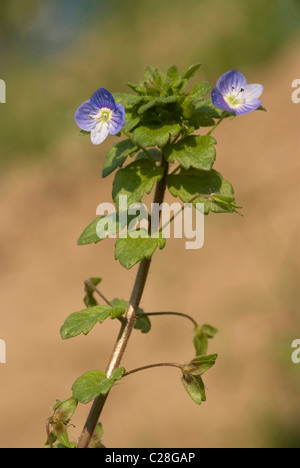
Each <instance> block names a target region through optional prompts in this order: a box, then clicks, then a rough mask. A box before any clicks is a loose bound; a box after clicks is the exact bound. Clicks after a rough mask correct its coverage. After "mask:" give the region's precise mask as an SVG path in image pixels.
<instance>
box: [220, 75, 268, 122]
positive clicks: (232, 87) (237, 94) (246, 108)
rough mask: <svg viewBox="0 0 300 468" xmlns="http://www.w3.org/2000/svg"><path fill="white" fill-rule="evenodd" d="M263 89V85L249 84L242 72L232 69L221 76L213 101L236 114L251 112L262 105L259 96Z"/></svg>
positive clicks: (221, 107)
mask: <svg viewBox="0 0 300 468" xmlns="http://www.w3.org/2000/svg"><path fill="white" fill-rule="evenodd" d="M263 90H264V87H263V85H260V84H249V85H248V84H247V80H246V78H245V77H244V75H243V74H242V73H241V72H239V71H237V70H231V71H229V72H227V73H224V75H222V76H221V77H220V78H219V80H218V82H217V87H216V88H215V89H213V90H212V92H211V98H212V103H213V104H214V105H215V106H216V107H219V108H220V109H223V110H225V111H230V112H233V113H234V114H249V112H252V111H254V110H256V109H258V108H259V107H260V106H261V101H260V100H259V99H258V98H259V97H260V95H261V94H262V92H263Z"/></svg>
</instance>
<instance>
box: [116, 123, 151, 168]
mask: <svg viewBox="0 0 300 468" xmlns="http://www.w3.org/2000/svg"><path fill="white" fill-rule="evenodd" d="M122 132H123V133H124V135H125V136H126V137H127V138H129V140H131V141H132V142H133V143H134V144H135V145H136V146H137V147H138V148H139V149H140V150H142V151H144V153H145V155H146V156H147V158H148V159H149V161H150V162H151V164H152V165H153V166H156V163H155V161H154V159H153V158H152V156H151V154H150V153H149V151H147V150H146V148H143V146H141V145H139V144H137V143H136V142H135V141H133V139H132V136H131V135H130V133H128V132H126V131H125V130H124V129H123V130H122Z"/></svg>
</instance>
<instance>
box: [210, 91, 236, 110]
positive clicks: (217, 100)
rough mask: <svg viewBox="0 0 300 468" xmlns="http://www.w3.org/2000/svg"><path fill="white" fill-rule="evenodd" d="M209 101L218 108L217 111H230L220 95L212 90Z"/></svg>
mask: <svg viewBox="0 0 300 468" xmlns="http://www.w3.org/2000/svg"><path fill="white" fill-rule="evenodd" d="M211 100H212V103H213V105H214V106H216V107H219V109H223V110H225V111H232V109H231V107H230V106H229V105H228V104H227V102H225V100H224V98H223V96H222V94H221V93H220V92H219V91H218V90H217V88H214V89H213V90H212V92H211Z"/></svg>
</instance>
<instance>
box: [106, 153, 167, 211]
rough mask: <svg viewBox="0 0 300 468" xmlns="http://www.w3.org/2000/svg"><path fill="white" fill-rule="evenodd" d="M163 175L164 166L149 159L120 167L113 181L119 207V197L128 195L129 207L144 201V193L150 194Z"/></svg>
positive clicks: (114, 195) (114, 194) (115, 199)
mask: <svg viewBox="0 0 300 468" xmlns="http://www.w3.org/2000/svg"><path fill="white" fill-rule="evenodd" d="M162 176H163V168H162V167H154V166H153V165H152V164H151V162H150V161H149V160H143V159H141V160H138V161H134V162H133V163H131V164H129V165H128V166H126V167H125V168H124V169H119V170H118V172H117V173H116V176H115V180H114V182H113V191H112V195H113V199H114V201H115V203H116V206H117V208H119V197H120V196H121V195H123V196H127V204H128V207H129V206H130V205H132V204H134V203H139V202H141V201H142V198H143V195H144V193H147V194H149V193H150V192H151V191H152V189H153V187H154V184H155V182H156V181H157V180H160V179H161V178H162Z"/></svg>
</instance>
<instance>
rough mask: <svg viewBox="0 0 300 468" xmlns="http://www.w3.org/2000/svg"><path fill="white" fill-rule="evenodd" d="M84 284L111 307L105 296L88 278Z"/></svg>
mask: <svg viewBox="0 0 300 468" xmlns="http://www.w3.org/2000/svg"><path fill="white" fill-rule="evenodd" d="M84 284H85V286H88V287H89V288H91V289H92V290H93V291H94V292H95V293H96V294H98V296H100V297H101V299H102V300H103V301H104V302H105V303H106V304H107V305H109V306H110V307H113V305H112V303H111V302H110V301H109V300H108V299H106V297H105V296H104V295H103V294H102V292H101V291H99V289H97V288H96V286H95V285H94V284H93V283H92V281H90V280H86V281H85V282H84Z"/></svg>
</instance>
